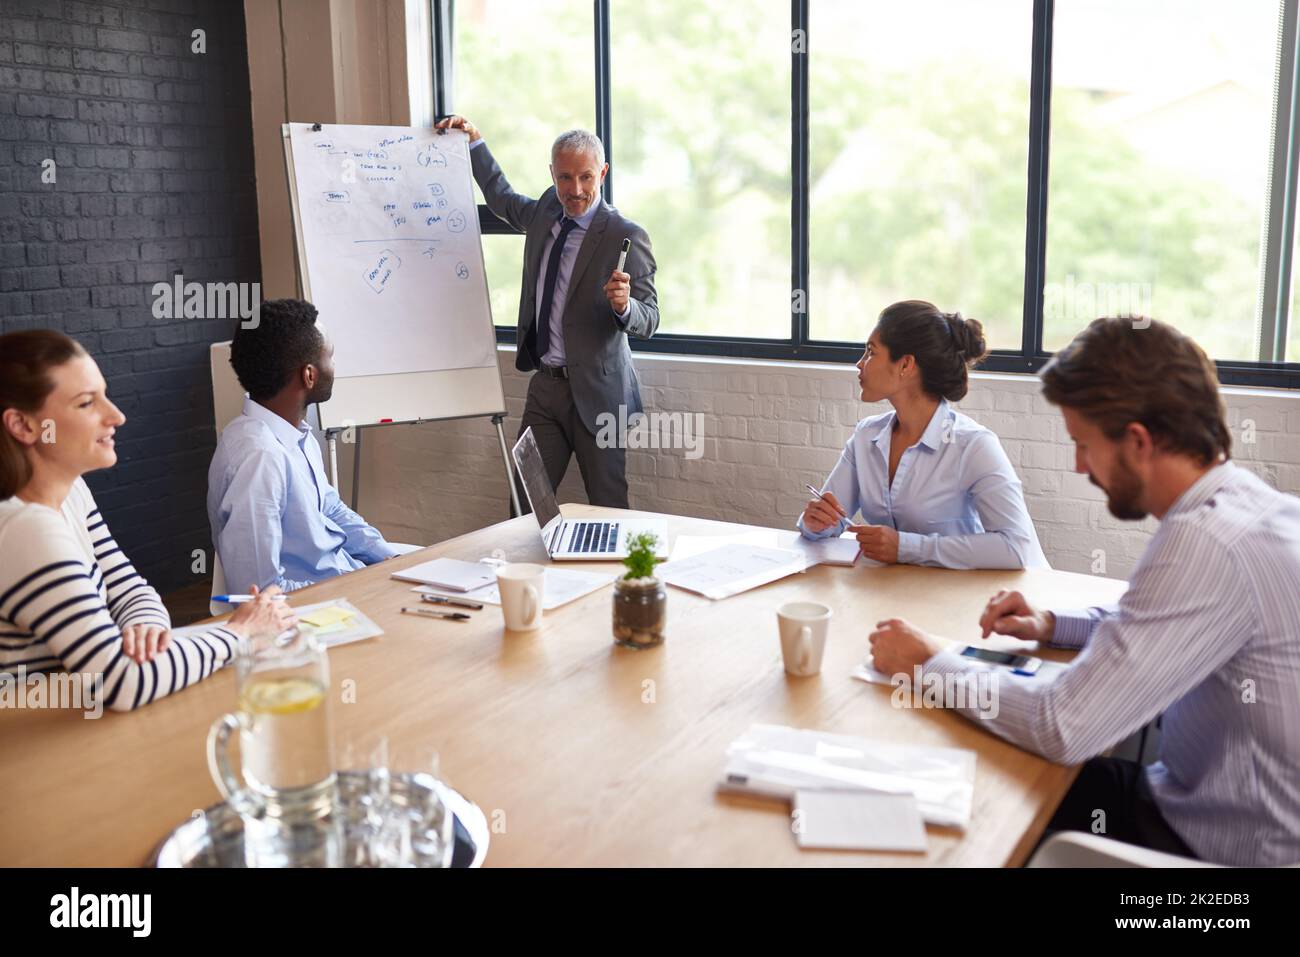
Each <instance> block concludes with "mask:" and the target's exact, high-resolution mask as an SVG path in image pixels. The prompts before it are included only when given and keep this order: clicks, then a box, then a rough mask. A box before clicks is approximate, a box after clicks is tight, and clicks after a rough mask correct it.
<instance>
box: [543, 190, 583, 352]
mask: <svg viewBox="0 0 1300 957" xmlns="http://www.w3.org/2000/svg"><path fill="white" fill-rule="evenodd" d="M577 225H578V221H577V220H576V219H570V218H569V217H568V216H561V217H560V235H558V236H556V237H555V242H554V243H553V244H552V245H551V255H550V257H549V258H548V259H547V260H546V282H544V283H543V284H542V308H541V309H539V310H538V312H537V358H538V359H539V360H540V359H541V358H542V357H543V356H544V355H546V353H547V351H548V350H549V349H550V348H551V300H552V299H554V298H555V280H556V279H557V278H558V277H559V275H560V257H561V256H562V255H564V242H565V240H566V239H568V237H569V232H570V230H572V229H574V228H575V227H576V226H577Z"/></svg>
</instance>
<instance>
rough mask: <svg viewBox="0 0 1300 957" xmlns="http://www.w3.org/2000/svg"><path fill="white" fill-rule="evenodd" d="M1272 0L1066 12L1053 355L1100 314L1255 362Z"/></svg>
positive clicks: (1096, 6) (1050, 318) (1089, 1)
mask: <svg viewBox="0 0 1300 957" xmlns="http://www.w3.org/2000/svg"><path fill="white" fill-rule="evenodd" d="M1277 30H1278V3H1277V0H1234V2H1232V3H1224V2H1222V0H1179V2H1178V3H1177V4H1169V3H1151V2H1146V3H1133V2H1124V0H1071V2H1068V3H1060V4H1058V5H1057V8H1056V24H1055V30H1054V37H1055V40H1054V43H1053V47H1052V141H1051V177H1050V180H1049V184H1050V185H1049V191H1048V197H1049V200H1048V201H1049V206H1048V218H1047V223H1048V227H1047V277H1046V278H1047V285H1046V289H1045V301H1044V317H1043V319H1044V322H1043V345H1044V346H1045V347H1046V348H1047V349H1048V350H1052V349H1057V348H1060V347H1061V346H1062V345H1064V344H1065V343H1066V342H1068V341H1069V339H1070V337H1071V336H1072V335H1074V333H1075V332H1076V331H1078V329H1079V327H1080V326H1081V325H1085V324H1086V323H1087V322H1088V320H1089V319H1090V318H1092V317H1094V316H1095V315H1097V314H1098V313H1111V314H1123V313H1125V312H1135V313H1140V314H1148V315H1154V316H1157V317H1160V318H1163V319H1168V320H1170V321H1172V322H1174V323H1176V324H1177V325H1178V326H1179V328H1181V329H1182V330H1183V331H1184V332H1187V333H1189V334H1190V335H1191V336H1192V337H1193V338H1195V339H1196V340H1197V341H1198V342H1199V343H1200V344H1201V346H1202V347H1203V348H1204V349H1205V350H1206V351H1207V352H1208V353H1209V354H1210V355H1212V356H1214V357H1216V358H1218V359H1237V360H1249V359H1255V358H1257V357H1258V355H1259V343H1258V338H1257V329H1256V321H1255V320H1256V307H1257V298H1258V295H1257V294H1258V289H1259V280H1260V249H1261V245H1260V236H1261V229H1262V227H1263V219H1264V212H1265V207H1266V205H1267V199H1268V196H1267V187H1268V174H1269V144H1270V132H1271V129H1272V124H1273V89H1274V82H1275V76H1274V74H1275V67H1276V64H1275V60H1274V57H1275V53H1276V50H1277Z"/></svg>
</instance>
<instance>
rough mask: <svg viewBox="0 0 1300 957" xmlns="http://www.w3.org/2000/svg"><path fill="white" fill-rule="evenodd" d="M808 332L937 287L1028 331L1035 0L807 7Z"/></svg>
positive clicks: (1014, 341) (930, 294) (952, 300)
mask: <svg viewBox="0 0 1300 957" xmlns="http://www.w3.org/2000/svg"><path fill="white" fill-rule="evenodd" d="M809 12H810V21H811V22H810V24H809V36H810V38H811V41H812V44H813V46H812V55H811V56H810V58H809V72H810V74H811V76H810V82H809V92H808V100H809V111H810V114H811V130H810V133H811V139H810V142H811V177H810V183H809V192H808V199H809V205H810V208H811V228H810V244H811V248H810V253H809V261H810V266H811V277H812V289H811V297H810V303H809V306H810V318H811V332H812V337H813V338H814V339H830V340H844V341H849V342H852V341H854V340H858V339H865V338H866V337H867V335H868V334H869V333H870V331H871V326H872V324H873V323H874V321H875V317H876V315H877V314H878V313H879V312H880V310H881V309H882V308H883V307H884V306H887V305H888V304H889V303H891V302H895V301H897V300H899V299H929V300H931V301H932V302H934V303H935V304H936V305H938V306H939V307H940V308H941V309H944V310H945V311H949V312H952V311H956V310H960V311H961V312H962V313H963V314H964V315H968V316H972V317H974V318H976V319H979V320H980V321H981V322H982V323H983V324H984V327H985V333H986V336H987V338H988V339H989V342H990V345H992V346H995V347H998V348H1003V349H1015V348H1018V347H1019V345H1020V325H1021V317H1022V314H1023V302H1024V286H1025V191H1026V184H1027V179H1026V170H1027V164H1028V153H1027V150H1028V143H1029V64H1030V49H1031V45H1032V41H1033V16H1032V14H1033V0H986V2H980V3H970V2H969V0H913V2H909V3H898V2H897V0H869V2H866V0H817V2H814V3H813V4H811V8H810V11H809Z"/></svg>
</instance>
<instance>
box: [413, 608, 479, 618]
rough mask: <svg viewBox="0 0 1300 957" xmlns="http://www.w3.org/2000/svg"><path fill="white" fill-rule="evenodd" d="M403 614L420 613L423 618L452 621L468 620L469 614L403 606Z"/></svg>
mask: <svg viewBox="0 0 1300 957" xmlns="http://www.w3.org/2000/svg"><path fill="white" fill-rule="evenodd" d="M402 614H403V615H422V616H423V617H425V618H448V619H450V620H452V621H469V617H470V616H469V615H466V614H465V613H464V612H459V611H434V610H433V609H432V608H403V609H402Z"/></svg>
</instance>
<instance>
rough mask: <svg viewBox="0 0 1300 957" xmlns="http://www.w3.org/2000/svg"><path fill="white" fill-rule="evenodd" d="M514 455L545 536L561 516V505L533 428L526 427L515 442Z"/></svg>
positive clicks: (530, 503) (529, 501)
mask: <svg viewBox="0 0 1300 957" xmlns="http://www.w3.org/2000/svg"><path fill="white" fill-rule="evenodd" d="M514 456H515V466H516V467H517V468H518V469H519V477H520V478H522V479H523V481H524V491H525V492H526V493H527V495H528V504H529V505H531V506H532V507H533V514H534V515H536V516H537V524H538V525H539V526H540V527H541V529H542V534H543V537H545V535H546V534H548V533H549V531H550V528H549V526H550V524H551V523H552V522H553V521H555V520H556V519H558V518H559V517H560V506H558V505H556V504H555V492H553V491H552V490H551V480H550V479H548V478H547V477H546V465H545V464H544V463H543V462H542V453H541V451H540V450H539V449H538V448H537V440H536V439H534V438H533V430H532V429H531V428H528V429H524V434H523V435H521V436H520V437H519V441H518V442H516V443H515V448H514Z"/></svg>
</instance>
